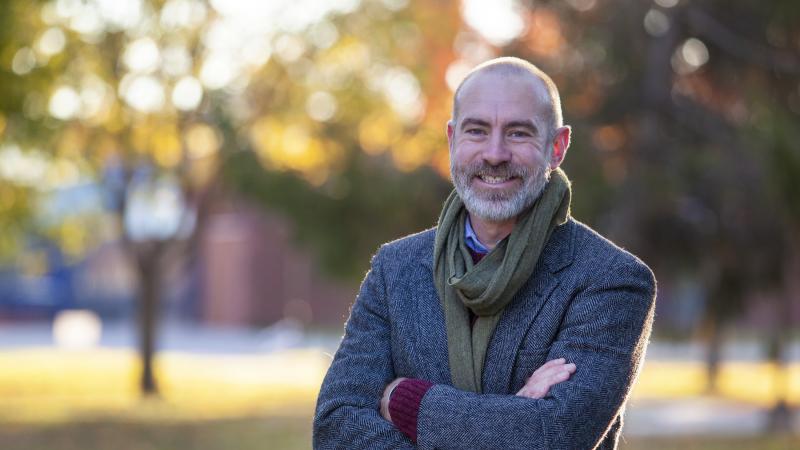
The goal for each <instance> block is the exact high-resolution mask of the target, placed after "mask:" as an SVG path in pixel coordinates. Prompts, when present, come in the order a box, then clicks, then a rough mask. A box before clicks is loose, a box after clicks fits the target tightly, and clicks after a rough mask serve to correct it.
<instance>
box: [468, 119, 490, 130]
mask: <svg viewBox="0 0 800 450" xmlns="http://www.w3.org/2000/svg"><path fill="white" fill-rule="evenodd" d="M470 125H476V126H479V127H485V128H489V127H490V126H491V125H490V124H489V122H487V121H485V120H481V119H474V118H472V117H467V118H466V119H464V120H463V121H462V122H461V131H464V129H465V128H467V127H468V126H470Z"/></svg>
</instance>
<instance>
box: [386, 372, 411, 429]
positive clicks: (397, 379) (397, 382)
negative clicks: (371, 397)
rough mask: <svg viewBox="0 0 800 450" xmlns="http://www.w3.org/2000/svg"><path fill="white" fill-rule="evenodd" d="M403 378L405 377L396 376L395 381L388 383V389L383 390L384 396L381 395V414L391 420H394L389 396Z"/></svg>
mask: <svg viewBox="0 0 800 450" xmlns="http://www.w3.org/2000/svg"><path fill="white" fill-rule="evenodd" d="M403 380H405V378H403V377H400V378H396V379H395V380H394V381H392V382H391V383H389V384H387V385H386V389H384V390H383V397H381V416H383V418H384V419H386V420H388V421H389V422H392V416H391V415H390V414H389V396H390V395H391V394H392V391H393V390H394V388H395V387H396V386H397V385H398V384H400V382H401V381H403ZM392 423H394V422H392Z"/></svg>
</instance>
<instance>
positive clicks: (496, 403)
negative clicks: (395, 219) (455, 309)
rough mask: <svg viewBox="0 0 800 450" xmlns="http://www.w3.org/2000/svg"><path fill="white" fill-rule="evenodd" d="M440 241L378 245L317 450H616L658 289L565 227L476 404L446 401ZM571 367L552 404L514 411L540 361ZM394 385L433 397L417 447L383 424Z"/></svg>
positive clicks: (331, 386) (491, 352)
mask: <svg viewBox="0 0 800 450" xmlns="http://www.w3.org/2000/svg"><path fill="white" fill-rule="evenodd" d="M434 233H435V230H434V229H430V230H427V231H423V232H421V233H418V234H415V235H411V236H408V237H405V238H403V239H400V240H397V241H394V242H391V243H389V244H385V245H383V246H382V247H381V248H380V250H379V251H378V253H377V254H376V255H375V256H374V257H373V259H372V269H371V270H370V271H369V272H368V273H367V276H366V278H365V279H364V282H363V283H362V285H361V291H360V293H359V295H358V297H357V299H356V301H355V303H354V305H353V307H352V309H351V312H350V317H349V319H348V321H347V324H346V326H345V334H344V338H343V339H342V342H341V344H340V346H339V349H338V351H337V352H336V355H335V356H334V359H333V363H332V364H331V367H330V369H329V370H328V373H327V375H326V376H325V380H324V381H323V383H322V388H321V390H320V393H319V398H318V399H317V408H316V414H315V417H314V432H313V435H314V437H313V439H314V448H318V449H389V448H391V449H410V448H420V449H548V450H554V449H594V448H599V449H613V448H616V446H617V440H618V438H619V434H620V430H621V428H622V416H623V411H624V405H625V401H626V399H627V397H628V394H629V392H630V390H631V386H632V384H633V382H634V379H635V378H636V375H637V373H638V371H639V367H640V365H641V362H642V360H643V358H644V353H645V347H646V346H647V341H648V338H649V335H650V329H651V325H652V321H653V310H654V304H655V279H654V277H653V273H652V272H651V271H650V269H649V268H648V267H647V266H646V265H645V264H644V263H643V262H642V261H640V260H639V259H637V258H636V257H635V256H633V255H631V254H630V253H628V252H626V251H624V250H622V249H621V248H619V247H617V246H615V245H614V244H612V243H611V242H610V241H608V240H606V239H604V238H603V237H602V236H600V235H598V234H597V233H595V232H594V231H593V230H591V229H590V228H589V227H587V226H586V225H584V224H582V223H580V222H576V221H574V220H572V219H570V220H569V222H567V223H566V224H564V225H562V226H560V227H558V228H557V229H556V230H555V231H554V232H553V234H552V236H551V238H550V240H549V241H548V243H547V245H546V247H545V250H544V251H543V253H542V256H541V258H540V259H539V262H538V264H537V266H536V269H535V270H534V273H533V275H532V276H531V278H530V279H529V280H528V282H527V283H526V284H525V285H524V286H523V287H522V288H521V289H520V291H519V292H518V293H517V295H516V296H515V297H514V299H513V300H512V302H511V303H510V304H509V305H508V306H507V307H506V309H505V310H504V311H503V313H502V316H501V319H500V322H499V323H498V325H497V328H496V329H495V332H494V335H493V336H492V339H491V341H490V342H489V349H488V352H487V356H486V362H485V366H484V371H483V380H482V383H483V393H482V394H475V393H471V392H464V391H460V390H457V389H455V388H453V387H452V383H451V379H450V369H449V367H448V356H447V333H446V330H445V321H444V315H443V311H442V307H441V305H440V302H439V298H438V296H437V294H436V288H435V287H434V284H433V273H432V265H433V240H434ZM555 358H566V360H567V362H572V363H575V364H576V366H577V371H576V372H575V373H574V374H573V375H572V377H571V378H570V379H569V380H567V381H565V382H562V383H559V384H557V385H555V386H553V387H552V388H551V389H550V393H549V395H548V396H547V397H545V398H542V399H528V398H523V397H516V396H514V393H516V392H517V391H518V390H519V389H520V388H521V387H522V386H523V384H524V382H525V379H526V378H527V377H529V376H530V375H531V373H533V371H534V370H535V369H536V368H538V367H539V366H541V365H542V364H544V363H545V362H546V361H549V360H551V359H555ZM396 377H410V378H422V379H425V380H429V381H431V382H433V383H436V384H435V385H434V386H433V387H432V388H431V389H430V390H429V391H428V392H427V394H425V397H424V398H423V399H422V403H421V405H420V410H419V418H418V425H417V427H418V431H417V443H416V445H415V444H414V443H412V442H411V441H410V440H409V439H408V438H407V437H406V436H405V435H404V434H403V433H401V432H400V431H399V430H398V429H397V428H395V427H394V426H393V425H392V424H391V423H390V422H388V421H386V420H384V419H383V418H382V417H381V415H380V413H379V411H378V407H379V402H380V398H381V395H382V393H383V389H384V387H385V386H386V384H388V383H389V382H391V381H392V380H393V379H395V378H396Z"/></svg>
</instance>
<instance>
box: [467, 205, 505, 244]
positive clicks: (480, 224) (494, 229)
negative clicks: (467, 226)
mask: <svg viewBox="0 0 800 450" xmlns="http://www.w3.org/2000/svg"><path fill="white" fill-rule="evenodd" d="M469 221H470V223H471V224H472V229H473V230H475V235H476V236H478V240H479V241H481V244H483V245H484V246H486V248H488V249H489V250H492V249H494V248H495V247H496V246H497V243H498V242H500V241H502V240H503V239H505V238H506V236H508V235H509V234H511V231H512V230H513V229H514V225H516V223H517V218H516V217H512V218H511V219H508V220H506V221H502V222H491V221H488V220H486V219H483V218H481V217H478V216H477V215H475V214H472V213H469Z"/></svg>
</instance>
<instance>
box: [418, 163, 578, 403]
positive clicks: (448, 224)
mask: <svg viewBox="0 0 800 450" xmlns="http://www.w3.org/2000/svg"><path fill="white" fill-rule="evenodd" d="M570 198H571V191H570V182H569V179H568V178H567V176H566V174H565V173H564V172H563V171H562V170H561V169H556V170H554V171H552V172H551V177H550V181H549V182H548V183H547V185H546V186H545V189H544V192H543V193H542V195H541V196H540V197H539V199H538V200H537V201H536V202H535V203H534V204H533V205H532V206H531V207H530V208H528V209H527V210H526V211H525V212H523V213H522V214H521V215H520V216H519V217H518V219H517V223H516V225H515V226H514V230H513V231H512V232H511V235H509V236H508V237H507V238H505V239H503V240H502V241H500V243H498V244H497V246H496V247H495V248H494V249H493V250H492V251H491V252H489V253H488V254H487V255H486V256H485V257H484V258H483V259H482V260H481V261H480V262H479V263H478V264H473V263H472V257H471V256H470V253H469V250H468V249H467V246H466V244H465V243H464V225H465V220H466V216H467V214H466V209H465V208H464V203H463V202H462V201H461V198H460V197H459V196H458V194H456V192H455V191H453V192H452V193H451V194H450V196H449V197H448V198H447V200H446V201H445V204H444V208H443V209H442V213H441V215H440V216H439V224H438V228H437V229H436V241H435V243H434V250H433V266H434V268H433V272H434V281H435V283H436V290H437V292H438V294H439V299H440V301H441V302H442V307H443V308H444V315H445V322H446V325H447V351H448V355H449V362H450V373H451V376H452V380H453V385H454V386H455V387H456V388H458V389H461V390H465V391H472V392H478V393H479V392H481V379H482V375H483V363H484V360H485V358H486V349H487V348H488V346H489V339H490V338H491V337H492V333H493V332H494V328H495V326H496V325H497V322H498V321H499V320H500V315H501V314H502V312H503V309H504V308H505V306H506V305H508V304H509V303H510V302H511V299H512V298H513V297H514V295H515V294H516V293H517V291H518V290H519V289H520V288H521V287H522V285H523V284H525V282H526V281H527V280H528V278H530V276H531V274H532V273H533V269H534V267H536V262H537V261H538V260H539V255H540V254H541V252H542V249H543V248H544V245H545V243H547V240H548V239H549V238H550V234H551V233H552V232H553V229H555V227H557V226H558V225H561V224H564V223H566V221H567V218H568V217H569V204H570ZM467 308H469V310H471V311H472V312H473V313H474V314H475V315H476V316H478V318H477V320H476V322H475V325H474V326H470V319H469V313H468V311H467Z"/></svg>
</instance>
